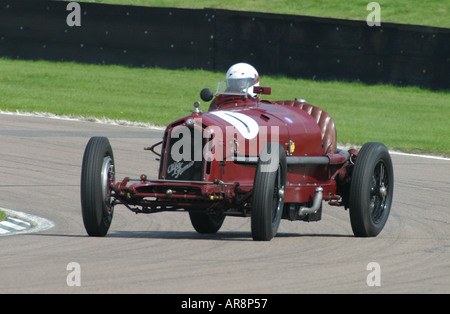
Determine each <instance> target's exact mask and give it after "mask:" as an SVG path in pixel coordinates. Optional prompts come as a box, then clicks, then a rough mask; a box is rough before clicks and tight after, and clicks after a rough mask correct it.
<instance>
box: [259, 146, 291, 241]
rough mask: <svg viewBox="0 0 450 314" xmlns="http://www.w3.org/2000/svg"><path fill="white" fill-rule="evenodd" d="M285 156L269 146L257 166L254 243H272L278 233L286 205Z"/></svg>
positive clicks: (276, 148)
mask: <svg viewBox="0 0 450 314" xmlns="http://www.w3.org/2000/svg"><path fill="white" fill-rule="evenodd" d="M285 188H286V153H285V151H284V149H283V146H281V145H280V144H278V143H268V144H267V146H266V149H264V150H263V152H262V153H261V156H260V158H259V161H258V165H257V167H256V174H255V180H254V184H253V197H252V205H251V211H252V217H251V229H252V237H253V240H258V241H269V240H271V239H272V238H273V237H274V236H275V235H276V233H277V231H278V227H279V225H280V220H281V214H282V212H283V206H284V195H285Z"/></svg>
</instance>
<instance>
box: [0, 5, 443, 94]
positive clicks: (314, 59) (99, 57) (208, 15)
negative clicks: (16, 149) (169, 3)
mask: <svg viewBox="0 0 450 314" xmlns="http://www.w3.org/2000/svg"><path fill="white" fill-rule="evenodd" d="M68 3H69V2H62V1H41V0H0V56H6V57H10V58H20V59H33V60H36V59H45V60H56V61H78V62H87V63H98V64H123V65H128V66H145V67H152V66H158V67H163V68H172V69H173V68H183V67H184V68H203V69H206V70H218V71H225V70H226V69H227V68H228V67H229V66H230V65H231V64H233V63H235V62H240V61H246V62H249V63H252V64H253V65H254V66H255V67H256V68H257V69H258V70H259V72H260V73H261V74H262V75H264V74H283V75H287V76H290V77H298V78H308V79H317V80H333V79H337V80H347V81H361V82H365V83H371V84H372V83H389V84H394V85H400V86H403V85H416V86H422V87H426V88H431V89H449V87H450V75H449V73H450V29H445V28H436V27H423V26H414V25H400V24H391V23H383V21H382V26H381V27H369V26H368V25H367V24H366V22H361V21H348V20H339V19H327V18H315V17H308V16H295V15H278V14H267V13H254V12H252V13H250V12H237V11H228V10H215V9H175V8H154V7H138V6H124V5H107V4H95V3H84V2H82V3H79V6H80V8H81V11H80V22H81V26H72V27H71V26H69V25H68V24H67V21H66V18H67V16H68V15H69V14H70V13H71V12H72V11H68V10H67V5H68Z"/></svg>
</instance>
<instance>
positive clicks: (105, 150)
mask: <svg viewBox="0 0 450 314" xmlns="http://www.w3.org/2000/svg"><path fill="white" fill-rule="evenodd" d="M114 176H115V172H114V155H113V151H112V148H111V145H110V143H109V140H108V139H107V138H106V137H92V138H91V139H90V140H89V142H88V144H87V145H86V149H85V151H84V156H83V165H82V169H81V186H80V193H81V211H82V215H83V222H84V227H85V229H86V231H87V233H88V234H89V235H90V236H97V237H103V236H105V235H106V234H107V233H108V229H109V227H110V225H111V221H112V217H113V212H114V206H113V204H112V200H113V199H112V196H111V188H110V184H111V183H114Z"/></svg>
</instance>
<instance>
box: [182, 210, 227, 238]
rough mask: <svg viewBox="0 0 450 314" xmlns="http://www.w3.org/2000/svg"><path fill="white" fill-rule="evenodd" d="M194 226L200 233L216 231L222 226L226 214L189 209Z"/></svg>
mask: <svg viewBox="0 0 450 314" xmlns="http://www.w3.org/2000/svg"><path fill="white" fill-rule="evenodd" d="M189 218H190V219H191V223H192V226H193V227H194V229H195V230H196V231H197V232H198V233H216V232H217V231H219V229H220V227H222V224H223V221H224V220H225V214H207V213H199V212H195V211H189Z"/></svg>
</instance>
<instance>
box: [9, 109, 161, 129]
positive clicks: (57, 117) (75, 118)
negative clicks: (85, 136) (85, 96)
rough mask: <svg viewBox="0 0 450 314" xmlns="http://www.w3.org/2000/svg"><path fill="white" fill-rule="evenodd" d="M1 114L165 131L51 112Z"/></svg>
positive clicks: (120, 121) (158, 127) (126, 121)
mask: <svg viewBox="0 0 450 314" xmlns="http://www.w3.org/2000/svg"><path fill="white" fill-rule="evenodd" d="M0 114H4V115H10V116H22V117H38V118H48V119H55V120H64V121H79V122H94V123H100V124H109V125H121V126H131V127H137V128H145V129H152V130H165V129H166V128H165V127H162V126H157V125H154V124H152V123H145V122H133V121H128V120H114V119H109V118H105V117H103V118H96V117H83V116H67V115H56V114H54V113H50V112H22V111H19V110H17V111H15V112H13V111H5V110H0Z"/></svg>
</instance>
